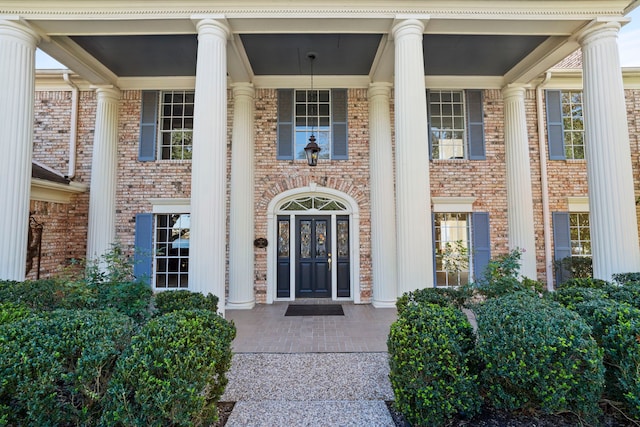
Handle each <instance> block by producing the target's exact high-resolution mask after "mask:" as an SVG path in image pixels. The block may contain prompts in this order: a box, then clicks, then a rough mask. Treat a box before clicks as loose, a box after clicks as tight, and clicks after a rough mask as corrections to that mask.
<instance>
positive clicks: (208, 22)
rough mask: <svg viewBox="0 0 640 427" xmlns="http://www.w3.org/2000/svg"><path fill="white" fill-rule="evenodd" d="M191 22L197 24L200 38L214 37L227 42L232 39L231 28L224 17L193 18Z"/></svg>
mask: <svg viewBox="0 0 640 427" xmlns="http://www.w3.org/2000/svg"><path fill="white" fill-rule="evenodd" d="M191 20H192V21H194V22H195V24H196V30H198V37H200V36H202V35H205V34H206V35H213V36H218V37H222V38H224V39H225V40H226V39H229V38H230V37H231V28H230V27H229V24H228V23H227V20H226V18H225V16H224V15H207V16H192V17H191Z"/></svg>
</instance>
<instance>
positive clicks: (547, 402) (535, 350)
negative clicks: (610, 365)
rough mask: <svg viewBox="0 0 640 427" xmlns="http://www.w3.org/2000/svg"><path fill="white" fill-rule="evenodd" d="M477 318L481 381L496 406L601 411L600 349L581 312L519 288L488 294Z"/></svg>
mask: <svg viewBox="0 0 640 427" xmlns="http://www.w3.org/2000/svg"><path fill="white" fill-rule="evenodd" d="M477 321H478V331H477V333H478V341H477V345H476V350H477V354H478V358H479V359H480V362H481V363H482V364H483V365H484V370H483V371H482V373H481V382H480V383H481V384H482V386H483V389H484V392H485V393H486V396H487V398H488V401H489V402H490V403H491V404H492V405H493V406H494V407H496V408H503V409H508V410H541V411H543V412H545V413H558V412H564V411H571V412H574V413H576V414H578V415H579V416H581V417H585V418H587V419H593V418H594V417H595V416H597V415H598V413H599V407H598V401H599V399H600V397H601V394H602V388H603V384H604V377H603V375H604V367H603V364H602V350H601V349H600V348H599V347H598V345H597V343H596V341H595V340H594V339H593V338H592V337H591V335H590V334H591V329H590V328H589V326H587V324H586V323H585V322H584V320H583V319H582V318H581V317H580V316H578V315H577V313H575V312H572V311H570V310H568V309H566V308H564V307H562V306H561V305H560V304H557V303H554V302H551V301H546V300H543V299H541V298H539V297H537V296H534V295H532V294H530V293H516V294H513V295H507V296H503V297H500V298H495V299H491V300H488V301H487V302H486V303H484V304H483V305H482V306H480V307H479V308H478V310H477Z"/></svg>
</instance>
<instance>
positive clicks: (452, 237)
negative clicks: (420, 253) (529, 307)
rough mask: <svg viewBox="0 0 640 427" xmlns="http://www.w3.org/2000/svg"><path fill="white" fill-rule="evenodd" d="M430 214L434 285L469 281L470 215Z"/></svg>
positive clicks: (455, 284)
mask: <svg viewBox="0 0 640 427" xmlns="http://www.w3.org/2000/svg"><path fill="white" fill-rule="evenodd" d="M433 218H434V233H435V235H434V236H433V238H434V241H435V253H434V256H435V269H436V286H439V287H440V286H443V287H447V286H461V285H466V284H468V283H469V280H470V276H471V275H470V266H471V251H470V250H469V248H470V247H471V246H470V229H471V224H470V215H469V214H468V213H464V212H453V213H450V212H436V213H434V215H433Z"/></svg>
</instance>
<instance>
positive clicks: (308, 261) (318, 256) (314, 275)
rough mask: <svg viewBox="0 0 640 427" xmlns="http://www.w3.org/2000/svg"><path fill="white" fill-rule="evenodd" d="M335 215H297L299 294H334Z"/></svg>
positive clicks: (316, 295)
mask: <svg viewBox="0 0 640 427" xmlns="http://www.w3.org/2000/svg"><path fill="white" fill-rule="evenodd" d="M330 230H331V217H329V216H301V217H296V242H297V245H296V260H297V261H296V264H297V265H296V298H331V267H332V266H331V263H332V259H331V255H332V254H331V235H330V232H331V231H330Z"/></svg>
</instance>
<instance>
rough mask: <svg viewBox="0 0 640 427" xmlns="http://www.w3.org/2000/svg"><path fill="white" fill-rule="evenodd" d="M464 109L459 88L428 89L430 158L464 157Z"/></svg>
mask: <svg viewBox="0 0 640 427" xmlns="http://www.w3.org/2000/svg"><path fill="white" fill-rule="evenodd" d="M464 109H465V106H464V96H463V92H462V91H461V90H431V91H429V111H430V113H431V117H430V124H431V150H432V151H431V153H432V158H434V159H464V158H465V151H466V150H465V120H464V116H465V115H464V111H465V110H464Z"/></svg>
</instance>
